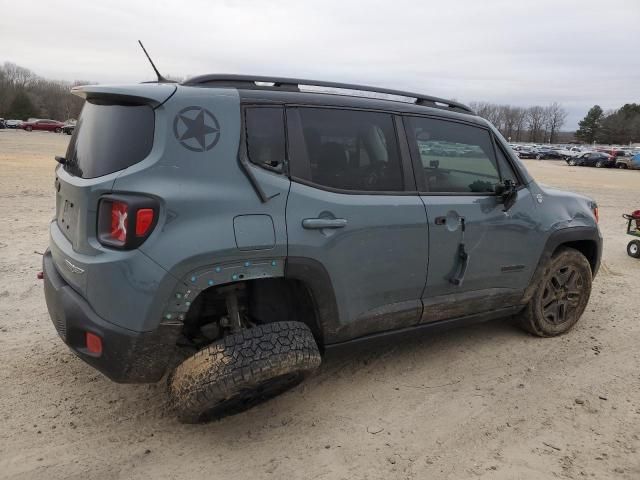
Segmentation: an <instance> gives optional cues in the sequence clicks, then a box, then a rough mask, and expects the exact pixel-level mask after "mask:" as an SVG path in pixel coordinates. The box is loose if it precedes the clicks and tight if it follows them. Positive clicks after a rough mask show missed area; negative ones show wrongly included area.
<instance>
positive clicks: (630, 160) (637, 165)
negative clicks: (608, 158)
mask: <svg viewBox="0 0 640 480" xmlns="http://www.w3.org/2000/svg"><path fill="white" fill-rule="evenodd" d="M616 167H617V168H622V169H624V168H628V169H631V170H640V153H639V154H636V155H624V156H620V157H616Z"/></svg>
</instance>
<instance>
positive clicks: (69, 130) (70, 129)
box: [62, 123, 76, 135]
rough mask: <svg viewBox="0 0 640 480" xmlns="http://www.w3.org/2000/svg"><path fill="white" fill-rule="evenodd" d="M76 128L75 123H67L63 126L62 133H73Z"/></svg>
mask: <svg viewBox="0 0 640 480" xmlns="http://www.w3.org/2000/svg"><path fill="white" fill-rule="evenodd" d="M75 129H76V124H75V123H65V124H64V125H63V126H62V133H66V134H67V135H72V134H73V131H74V130H75Z"/></svg>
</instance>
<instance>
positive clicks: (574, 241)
mask: <svg viewBox="0 0 640 480" xmlns="http://www.w3.org/2000/svg"><path fill="white" fill-rule="evenodd" d="M562 248H574V249H576V250H578V251H579V252H580V253H582V254H583V255H584V256H585V258H586V259H587V261H588V262H589V265H590V266H591V274H592V276H593V277H595V276H596V274H597V273H598V269H599V268H600V258H601V256H602V238H601V237H600V233H599V232H598V229H597V227H587V226H580V227H570V228H563V229H560V230H556V231H555V232H553V233H552V234H551V235H549V238H548V239H547V242H546V243H545V246H544V249H543V250H542V254H541V255H540V259H539V260H538V265H537V267H536V270H535V272H534V274H533V277H532V278H531V282H530V283H529V286H528V287H527V289H526V291H525V295H524V297H523V303H527V302H528V301H529V300H530V299H531V297H532V296H533V293H534V292H535V290H536V288H537V285H538V283H539V280H540V279H541V278H542V276H543V275H544V271H545V268H546V267H547V265H548V264H549V261H550V260H551V258H552V257H553V255H555V254H556V253H557V252H558V251H559V250H560V249H562Z"/></svg>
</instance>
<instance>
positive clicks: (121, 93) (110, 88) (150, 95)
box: [71, 83, 177, 108]
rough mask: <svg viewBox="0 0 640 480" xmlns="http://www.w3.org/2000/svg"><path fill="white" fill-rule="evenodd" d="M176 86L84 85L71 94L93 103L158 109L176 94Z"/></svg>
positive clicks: (149, 84)
mask: <svg viewBox="0 0 640 480" xmlns="http://www.w3.org/2000/svg"><path fill="white" fill-rule="evenodd" d="M176 90H177V87H176V86H175V85H171V84H166V83H146V84H142V85H83V86H78V87H73V88H72V89H71V93H73V94H74V95H77V96H79V97H82V98H85V99H86V100H88V101H90V102H93V103H100V102H101V101H102V102H104V103H133V104H138V105H139V104H146V105H150V106H151V107H153V108H158V107H159V106H160V105H162V104H163V103H164V102H166V101H167V100H169V99H170V98H171V96H172V95H173V94H174V93H175V92H176Z"/></svg>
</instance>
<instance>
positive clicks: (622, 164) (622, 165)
mask: <svg viewBox="0 0 640 480" xmlns="http://www.w3.org/2000/svg"><path fill="white" fill-rule="evenodd" d="M617 166H618V168H620V169H622V170H625V169H626V168H627V164H626V163H619V164H618V165H617Z"/></svg>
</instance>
